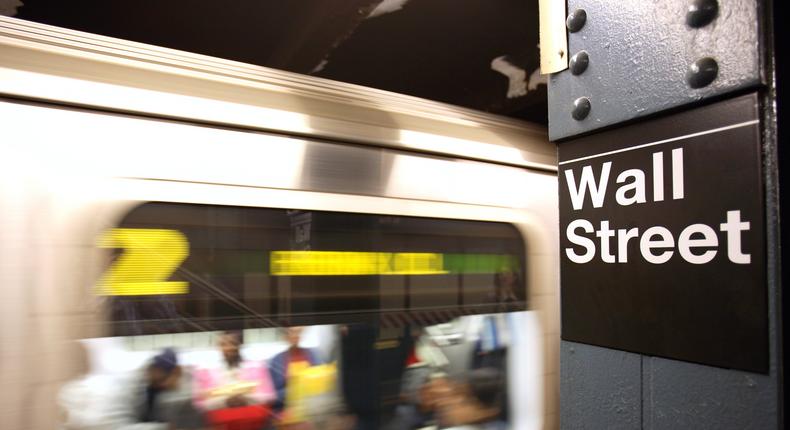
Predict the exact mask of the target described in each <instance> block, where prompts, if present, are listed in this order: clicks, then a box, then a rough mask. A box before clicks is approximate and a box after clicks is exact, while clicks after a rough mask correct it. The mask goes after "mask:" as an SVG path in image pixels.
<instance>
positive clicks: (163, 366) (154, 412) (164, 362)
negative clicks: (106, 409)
mask: <svg viewBox="0 0 790 430" xmlns="http://www.w3.org/2000/svg"><path fill="white" fill-rule="evenodd" d="M145 379H146V386H145V396H144V401H143V402H142V404H141V405H140V409H141V410H140V413H139V421H140V422H166V421H167V420H166V419H165V417H164V413H163V411H162V406H161V405H160V404H159V403H158V402H157V398H159V397H160V395H161V394H162V393H164V392H166V391H173V390H176V389H177V388H178V387H179V381H180V379H181V366H179V365H178V357H177V356H176V352H175V351H174V350H173V349H172V348H165V349H164V350H163V351H162V352H161V353H159V354H157V355H155V356H154V358H153V359H152V360H151V363H150V364H149V365H148V367H147V368H146V370H145Z"/></svg>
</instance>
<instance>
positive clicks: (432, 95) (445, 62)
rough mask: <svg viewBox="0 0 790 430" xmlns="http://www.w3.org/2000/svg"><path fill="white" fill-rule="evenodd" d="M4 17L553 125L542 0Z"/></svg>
mask: <svg viewBox="0 0 790 430" xmlns="http://www.w3.org/2000/svg"><path fill="white" fill-rule="evenodd" d="M0 14H4V15H10V16H15V17H16V18H20V19H25V20H29V21H35V22H40V23H44V24H50V25H56V26H60V27H65V28H70V29H75V30H80V31H86V32H90V33H96V34H101V35H105V36H111V37H117V38H122V39H127V40H133V41H137V42H143V43H148V44H153V45H158V46H164V47H168V48H174V49H180V50H184V51H190V52H196V53H200V54H206V55H212V56H216V57H221V58H226V59H230V60H236V61H242V62H246V63H251V64H256V65H261V66H266V67H272V68H276V69H281V70H288V71H292V72H297V73H303V74H308V75H313V76H318V77H323V78H327V79H333V80H338V81H344V82H350V83H354V84H359V85H365V86H369V87H374V88H379V89H384V90H389V91H394V92H398V93H403V94H409V95H414V96H418V97H423V98H427V99H431V100H436V101H440V102H445V103H450V104H454V105H458V106H463V107H468V108H472V109H477V110H481V111H486V112H491V113H494V114H499V115H505V116H510V117H515V118H520V119H524V120H527V121H530V122H535V123H541V124H545V123H546V122H547V102H546V98H547V97H546V84H545V82H546V81H545V77H543V76H541V75H540V74H539V72H538V67H539V52H538V0H21V1H20V0H0Z"/></svg>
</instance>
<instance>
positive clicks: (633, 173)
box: [615, 169, 646, 206]
mask: <svg viewBox="0 0 790 430" xmlns="http://www.w3.org/2000/svg"><path fill="white" fill-rule="evenodd" d="M629 176H630V177H632V178H634V182H632V183H630V184H625V185H622V186H621V187H620V188H618V189H617V193H615V199H616V200H617V203H619V204H620V205H621V206H629V205H632V204H634V203H644V202H645V201H646V200H645V172H643V171H641V170H639V169H630V170H626V171H624V172H623V173H620V174H619V175H618V176H617V183H618V184H622V183H623V182H625V180H626V178H628V177H629ZM628 191H633V192H634V194H633V196H631V197H626V195H625V193H626V192H628Z"/></svg>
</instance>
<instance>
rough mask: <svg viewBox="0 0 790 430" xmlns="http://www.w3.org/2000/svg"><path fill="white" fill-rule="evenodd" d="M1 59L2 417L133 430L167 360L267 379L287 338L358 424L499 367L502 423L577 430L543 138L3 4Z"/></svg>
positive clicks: (22, 425) (550, 157)
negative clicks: (249, 371)
mask: <svg viewBox="0 0 790 430" xmlns="http://www.w3.org/2000/svg"><path fill="white" fill-rule="evenodd" d="M0 58H2V62H0V97H2V100H0V118H2V127H1V128H0V130H1V132H2V140H0V163H2V167H1V168H0V281H1V283H2V289H3V295H2V297H3V298H2V301H1V302H0V333H2V335H0V342H1V343H0V345H1V346H0V356H2V360H0V387H2V390H0V408H2V409H0V410H2V413H0V419H2V422H3V427H4V428H9V429H52V428H122V425H121V424H119V422H120V421H113V420H112V419H110V418H108V417H110V416H114V417H116V418H117V415H118V414H119V412H118V411H119V410H122V409H123V408H124V407H125V406H127V405H125V402H128V396H126V397H125V396H124V393H123V392H124V391H127V393H126V394H128V391H130V390H132V388H127V384H128V387H133V386H134V384H133V383H130V382H129V381H132V380H134V378H135V377H137V376H138V375H139V374H140V371H141V370H140V369H144V368H145V366H147V363H151V360H154V362H156V359H157V357H162V353H161V351H163V350H164V351H166V352H167V353H169V354H173V352H174V351H175V353H177V354H178V355H177V357H178V363H179V366H180V367H183V368H184V369H185V373H194V372H197V370H194V369H198V368H200V367H205V366H208V365H216V363H217V362H218V361H220V353H219V352H218V351H217V349H216V344H217V342H218V339H220V338H222V336H223V333H240V334H243V338H244V345H243V347H241V350H242V352H243V354H244V356H245V359H247V360H251V361H258V362H261V363H267V365H268V366H269V368H270V369H271V368H272V366H273V365H274V363H273V362H274V357H276V356H277V354H278V352H279V351H282V350H287V348H288V335H287V333H286V332H285V331H283V328H287V327H303V328H304V332H303V334H302V335H301V338H300V339H299V340H298V341H297V342H296V343H297V344H298V345H300V347H304V348H308V349H309V350H310V351H314V352H315V354H316V355H321V360H320V361H321V362H322V363H326V364H327V365H330V364H331V366H330V367H327V368H326V369H324V370H323V371H325V373H324V374H323V375H324V376H326V375H330V376H331V377H330V378H329V379H331V381H330V382H329V383H325V384H324V385H325V386H326V387H329V386H331V387H334V388H326V387H325V388H326V389H325V390H323V391H322V390H320V389H319V390H318V391H322V392H325V393H324V394H326V393H330V392H333V393H334V400H335V408H336V409H337V410H340V411H341V412H338V413H339V414H342V415H344V416H346V417H349V420H348V421H347V423H350V424H347V425H346V428H363V427H362V424H364V423H367V424H368V427H366V428H395V426H394V425H392V424H391V422H393V421H392V420H393V419H394V418H393V417H394V416H396V415H397V414H398V412H397V411H398V410H400V409H399V408H401V407H402V406H404V405H406V404H408V403H409V401H410V400H409V396H408V395H406V394H408V393H406V391H408V389H407V385H408V382H409V381H412V382H413V380H415V378H416V377H415V376H414V375H416V374H419V373H420V372H419V371H415V370H414V369H427V370H426V371H425V372H426V374H427V375H428V376H425V377H424V379H422V380H419V379H417V381H418V382H417V384H418V385H420V384H423V385H424V384H427V383H428V382H431V381H436V380H439V379H442V378H444V380H447V381H453V383H462V382H463V383H466V382H469V381H467V379H469V378H468V375H470V374H471V371H472V369H473V368H479V367H480V366H484V365H483V364H481V363H483V362H485V361H486V360H489V364H488V366H489V367H491V366H493V367H498V371H499V373H498V375H500V377H502V378H503V381H502V384H500V385H499V387H500V388H501V390H500V391H503V392H505V393H506V395H505V396H504V398H500V399H499V402H500V403H499V409H500V412H497V416H498V417H499V418H501V420H502V422H504V423H505V424H506V427H508V428H514V429H515V428H517V429H537V428H553V427H556V426H557V425H558V424H557V408H558V385H559V381H558V372H559V370H558V362H559V360H558V345H559V330H558V316H559V315H558V313H559V310H558V271H559V267H558V266H559V263H558V255H559V253H558V244H557V238H558V237H559V234H558V232H557V228H558V227H557V226H558V214H557V206H558V205H557V178H556V165H557V164H556V149H555V147H554V145H553V144H551V143H550V142H549V141H548V138H547V135H546V130H545V128H543V127H540V126H535V125H531V124H527V123H523V122H519V121H515V120H510V119H506V118H501V117H496V116H491V115H487V114H485V113H480V112H475V111H470V110H465V109H462V108H457V107H453V106H448V105H444V104H441V103H436V102H430V101H426V100H422V99H417V98H414V97H409V96H404V95H398V94H393V93H389V92H386V91H379V90H373V89H369V88H363V87H359V86H355V85H350V84H343V83H338V82H332V81H327V80H323V79H318V78H313V77H308V76H301V75H295V74H291V73H287V72H281V71H276V70H271V69H267V68H262V67H258V66H251V65H247V64H242V63H237V62H233V61H227V60H221V59H217V58H213V57H207V56H202V55H197V54H191V53H185V52H180V51H175V50H170V49H164V48H159V47H154V46H148V45H143V44H139V43H134V42H128V41H123V40H117V39H112V38H107V37H101V36H96V35H92V34H86V33H81V32H76V31H71V30H65V29H61V28H56V27H50V26H45V25H40V24H35V23H30V22H25V21H20V20H15V19H11V18H4V17H0ZM240 339H241V336H239V338H238V340H240ZM239 343H240V342H239ZM236 347H237V348H238V347H239V345H236ZM497 351H498V352H499V355H497ZM502 351H506V354H503V353H502ZM505 356H506V358H503V357H505ZM497 357H498V358H497ZM317 361H318V360H317ZM492 362H493V363H494V364H493V365H492V364H490V363H492ZM316 367H317V366H316ZM322 369H323V368H322ZM193 371H194V372H193ZM315 373H316V374H318V373H320V372H318V371H317V370H316V371H315ZM274 379H277V378H276V376H275V377H274ZM325 379H326V378H325ZM319 380H320V378H319ZM324 382H326V381H324ZM472 382H474V381H472ZM190 383H192V382H190ZM469 383H470V384H471V382H469ZM314 385H316V386H322V385H321V383H320V381H319V382H316V383H315V384H314ZM459 386H460V385H456V387H459ZM472 388H474V387H472ZM69 390H71V391H69ZM292 391H293V390H292ZM308 391H309V390H308ZM472 391H474V390H472ZM193 392H194V390H193ZM417 392H422V391H420V390H419V389H418V390H417ZM411 393H412V394H413V393H415V390H414V389H412V390H411ZM289 395H291V394H289ZM294 395H295V394H294ZM305 396H308V394H305ZM329 397H332V396H329ZM289 399H291V400H293V399H292V398H289ZM291 400H286V404H287V403H288V402H289V401H291ZM310 405H312V406H311V408H313V409H314V410H318V409H321V408H319V407H317V406H315V404H314V403H310ZM308 409H309V408H308ZM324 409H326V408H324ZM302 412H304V410H303V411H302ZM365 414H368V415H370V414H373V416H367V415H365ZM113 419H115V418H113ZM309 419H311V418H310V417H306V418H304V420H305V421H309ZM366 420H367V421H366ZM132 421H133V420H132ZM429 421H430V420H429ZM434 421H435V420H434ZM170 424H171V425H172V427H171V428H187V427H186V425H184V426H181V425H180V424H174V423H170ZM201 425H204V426H210V425H211V424H210V423H209V424H206V423H205V422H204V423H203V424H201ZM434 425H440V424H436V423H435V422H434ZM355 426H356V427H355ZM421 426H422V425H416V424H415V425H411V426H410V427H409V426H404V427H402V428H421ZM281 428H288V427H287V426H283V427H281ZM305 428H306V427H305ZM338 428H340V427H338Z"/></svg>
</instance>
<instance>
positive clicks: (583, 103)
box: [571, 97, 592, 121]
mask: <svg viewBox="0 0 790 430" xmlns="http://www.w3.org/2000/svg"><path fill="white" fill-rule="evenodd" d="M591 107H592V105H591V104H590V99H588V98H587V97H579V98H578V99H576V100H574V101H573V112H571V115H572V116H573V119H575V120H576V121H581V120H583V119H584V118H587V115H589V114H590V108H591Z"/></svg>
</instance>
